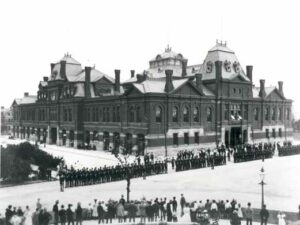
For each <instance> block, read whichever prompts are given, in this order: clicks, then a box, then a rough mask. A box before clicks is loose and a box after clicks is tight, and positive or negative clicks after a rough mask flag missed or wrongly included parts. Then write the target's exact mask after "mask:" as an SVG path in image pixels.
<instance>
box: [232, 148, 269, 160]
mask: <svg viewBox="0 0 300 225" xmlns="http://www.w3.org/2000/svg"><path fill="white" fill-rule="evenodd" d="M233 152H234V153H233V160H234V162H235V163H239V162H246V161H252V160H258V159H267V158H272V156H273V154H274V152H275V143H274V144H271V143H264V144H263V143H259V144H253V145H251V144H245V145H239V146H237V147H235V148H234V149H233Z"/></svg>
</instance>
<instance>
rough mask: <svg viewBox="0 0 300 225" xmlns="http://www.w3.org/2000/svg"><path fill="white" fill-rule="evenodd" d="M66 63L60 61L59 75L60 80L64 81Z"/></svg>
mask: <svg viewBox="0 0 300 225" xmlns="http://www.w3.org/2000/svg"><path fill="white" fill-rule="evenodd" d="M66 63H67V62H66V61H65V60H62V61H60V71H59V75H60V78H61V79H65V78H66Z"/></svg>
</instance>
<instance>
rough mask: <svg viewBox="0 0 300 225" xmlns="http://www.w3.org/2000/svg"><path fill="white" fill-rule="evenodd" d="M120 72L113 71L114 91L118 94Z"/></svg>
mask: <svg viewBox="0 0 300 225" xmlns="http://www.w3.org/2000/svg"><path fill="white" fill-rule="evenodd" d="M120 72H121V71H120V70H115V91H116V92H119V93H120Z"/></svg>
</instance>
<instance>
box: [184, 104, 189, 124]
mask: <svg viewBox="0 0 300 225" xmlns="http://www.w3.org/2000/svg"><path fill="white" fill-rule="evenodd" d="M189 114H190V113H189V108H188V107H187V106H186V107H184V108H183V122H189Z"/></svg>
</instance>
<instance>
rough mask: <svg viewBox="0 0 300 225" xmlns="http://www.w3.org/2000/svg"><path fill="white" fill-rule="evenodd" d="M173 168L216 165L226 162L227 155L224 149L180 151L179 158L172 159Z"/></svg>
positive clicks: (196, 167)
mask: <svg viewBox="0 0 300 225" xmlns="http://www.w3.org/2000/svg"><path fill="white" fill-rule="evenodd" d="M171 163H172V168H173V169H174V168H175V170H176V171H183V170H190V169H199V168H205V167H210V166H211V167H212V168H213V167H214V166H219V165H224V164H226V155H225V152H223V151H211V150H210V149H209V150H207V151H203V150H200V151H199V152H194V151H187V150H185V151H180V152H178V154H177V158H176V159H174V158H172V160H171Z"/></svg>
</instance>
